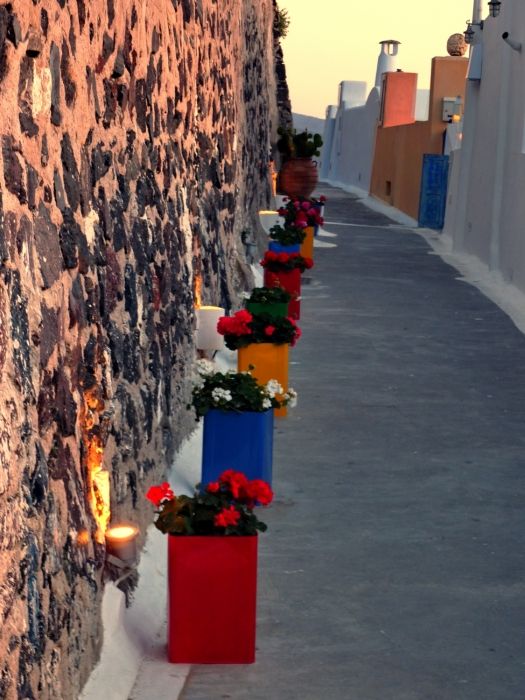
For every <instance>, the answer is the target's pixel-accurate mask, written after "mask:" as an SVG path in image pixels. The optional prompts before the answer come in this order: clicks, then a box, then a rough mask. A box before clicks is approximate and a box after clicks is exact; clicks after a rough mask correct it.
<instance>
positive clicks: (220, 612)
mask: <svg viewBox="0 0 525 700" xmlns="http://www.w3.org/2000/svg"><path fill="white" fill-rule="evenodd" d="M256 598H257V536H253V537H236V536H234V535H229V536H220V535H219V536H210V537H201V536H192V535H187V536H177V535H169V536H168V660H169V661H170V662H171V663H190V664H251V663H253V662H254V661H255V618H256Z"/></svg>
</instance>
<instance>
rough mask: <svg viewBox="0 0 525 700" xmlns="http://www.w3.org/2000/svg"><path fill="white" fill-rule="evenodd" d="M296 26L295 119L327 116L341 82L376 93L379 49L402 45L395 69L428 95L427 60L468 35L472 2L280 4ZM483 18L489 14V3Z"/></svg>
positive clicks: (323, 0) (291, 74)
mask: <svg viewBox="0 0 525 700" xmlns="http://www.w3.org/2000/svg"><path fill="white" fill-rule="evenodd" d="M278 3H279V7H280V8H283V9H287V10H288V14H289V16H290V20H291V24H290V28H289V30H288V36H287V37H286V39H284V40H283V42H282V47H283V51H284V60H285V63H286V71H287V75H288V85H289V87H290V93H291V98H292V108H293V111H294V112H298V113H300V114H308V115H310V116H314V117H324V114H325V108H326V106H327V105H329V104H336V103H337V93H338V85H339V83H340V82H341V81H342V80H362V81H366V82H367V83H368V88H369V89H371V88H372V86H373V82H374V78H375V73H376V66H377V57H378V55H379V42H380V41H381V40H382V39H397V40H398V41H400V42H401V46H400V47H399V59H398V67H399V68H401V69H402V70H404V71H407V72H414V73H418V74H419V79H418V87H419V88H428V87H429V83H430V61H431V59H432V58H433V57H434V56H446V55H448V54H447V49H446V44H447V39H448V37H449V36H450V35H451V34H455V33H456V32H463V31H464V30H465V28H466V20H467V19H470V18H471V16H472V6H473V0H278ZM483 14H484V16H487V15H488V6H487V2H486V1H485V0H484V3H483Z"/></svg>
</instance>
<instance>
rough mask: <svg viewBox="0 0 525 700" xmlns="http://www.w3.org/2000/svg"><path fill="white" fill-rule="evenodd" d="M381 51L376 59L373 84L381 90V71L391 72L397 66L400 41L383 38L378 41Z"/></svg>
mask: <svg viewBox="0 0 525 700" xmlns="http://www.w3.org/2000/svg"><path fill="white" fill-rule="evenodd" d="M379 43H380V45H381V52H380V54H379V58H378V59H377V72H376V81H375V86H376V88H379V90H381V83H382V80H381V78H382V76H383V73H393V72H394V71H395V70H396V68H397V53H398V50H399V44H400V43H401V42H399V41H396V40H395V39H384V40H383V41H380V42H379Z"/></svg>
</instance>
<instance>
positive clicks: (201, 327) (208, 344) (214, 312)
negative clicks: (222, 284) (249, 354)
mask: <svg viewBox="0 0 525 700" xmlns="http://www.w3.org/2000/svg"><path fill="white" fill-rule="evenodd" d="M221 316H224V309H223V308H221V307H220V306H201V307H200V308H198V309H196V317H197V337H196V342H195V344H196V345H197V350H222V349H223V348H224V338H223V337H222V335H220V333H218V332H217V321H218V320H219V319H220V318H221Z"/></svg>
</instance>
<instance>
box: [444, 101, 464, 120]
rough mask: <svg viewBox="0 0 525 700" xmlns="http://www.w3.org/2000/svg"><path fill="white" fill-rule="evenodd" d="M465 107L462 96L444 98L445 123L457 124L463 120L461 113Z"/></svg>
mask: <svg viewBox="0 0 525 700" xmlns="http://www.w3.org/2000/svg"><path fill="white" fill-rule="evenodd" d="M462 107H463V100H462V98H461V96H460V95H458V96H457V97H444V98H443V117H442V119H443V121H444V122H455V121H459V120H460V118H461V112H462Z"/></svg>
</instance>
